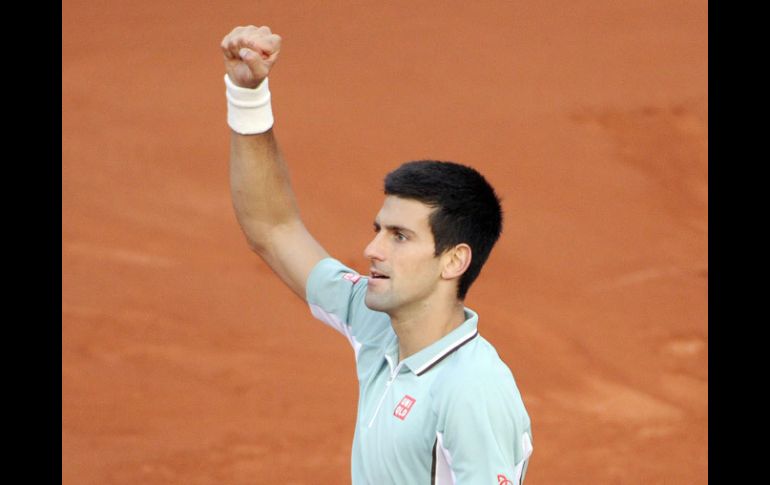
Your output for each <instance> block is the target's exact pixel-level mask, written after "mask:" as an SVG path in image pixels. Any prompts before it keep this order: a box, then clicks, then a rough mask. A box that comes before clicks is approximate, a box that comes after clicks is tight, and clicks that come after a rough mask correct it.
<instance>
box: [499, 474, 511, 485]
mask: <svg viewBox="0 0 770 485" xmlns="http://www.w3.org/2000/svg"><path fill="white" fill-rule="evenodd" d="M497 485H513V482H512V481H510V480H508V477H506V476H505V475H498V476H497Z"/></svg>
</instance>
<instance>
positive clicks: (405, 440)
mask: <svg viewBox="0 0 770 485" xmlns="http://www.w3.org/2000/svg"><path fill="white" fill-rule="evenodd" d="M367 284H368V279H367V278H365V277H362V276H361V275H359V274H357V273H356V272H355V271H353V270H352V269H350V268H347V267H345V266H344V265H343V264H342V263H340V262H339V261H337V260H336V259H333V258H325V259H323V260H321V261H320V262H318V264H317V265H316V266H315V267H314V268H313V270H312V271H311V273H310V276H309V278H308V281H307V302H308V304H309V305H310V310H311V312H312V313H313V315H314V316H315V317H316V318H318V319H319V320H321V321H323V322H325V323H327V324H328V325H330V326H332V327H333V328H335V329H336V330H337V331H339V332H340V333H342V334H343V335H344V336H345V337H347V339H348V341H349V342H350V344H351V345H352V347H353V350H354V351H355V357H356V370H357V375H358V385H359V398H358V417H357V419H356V428H355V435H354V438H353V451H352V456H351V469H352V482H353V485H364V484H366V485H388V484H393V485H419V484H425V485H429V484H431V485H444V484H462V485H476V484H478V485H482V484H484V485H514V484H517V485H520V484H522V483H523V481H524V476H525V474H526V472H527V465H528V463H529V457H530V455H531V454H532V449H533V448H532V431H531V428H530V420H529V416H528V414H527V411H526V409H525V408H524V403H523V402H522V400H521V395H520V394H519V390H518V388H517V387H516V382H515V381H514V379H513V375H512V374H511V371H510V369H509V368H508V366H507V365H506V364H505V363H504V362H503V361H502V360H500V357H499V356H498V355H497V352H496V351H495V348H494V347H492V345H491V344H490V343H489V342H487V341H486V340H485V339H484V338H483V337H481V336H480V335H479V333H478V330H477V324H478V315H477V314H476V313H475V312H474V311H472V310H470V309H468V308H465V316H466V320H465V322H464V323H463V324H461V325H460V326H459V327H457V328H455V329H454V330H452V331H451V332H450V333H449V334H447V335H445V336H444V337H442V338H441V339H439V340H437V341H436V342H434V343H433V344H431V345H429V346H428V347H426V348H424V349H422V350H420V351H419V352H417V353H416V354H413V355H411V356H409V357H408V358H406V359H404V360H402V361H399V359H398V338H397V336H396V334H395V332H394V331H393V327H392V326H391V323H390V317H388V315H387V314H385V313H382V312H376V311H373V310H370V309H369V308H367V306H366V305H365V303H364V296H365V295H366V287H367Z"/></svg>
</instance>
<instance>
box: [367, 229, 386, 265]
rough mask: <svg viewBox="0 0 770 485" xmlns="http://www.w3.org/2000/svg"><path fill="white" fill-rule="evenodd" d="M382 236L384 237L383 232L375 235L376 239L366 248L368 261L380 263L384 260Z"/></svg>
mask: <svg viewBox="0 0 770 485" xmlns="http://www.w3.org/2000/svg"><path fill="white" fill-rule="evenodd" d="M380 235H382V233H381V232H379V233H377V234H375V236H374V239H372V241H371V242H370V243H369V244H368V245H367V246H366V247H365V248H364V257H365V258H366V259H369V260H372V259H377V260H380V261H382V260H383V259H384V254H383V252H382V244H381V238H380Z"/></svg>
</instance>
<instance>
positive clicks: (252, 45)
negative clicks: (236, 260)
mask: <svg viewBox="0 0 770 485" xmlns="http://www.w3.org/2000/svg"><path fill="white" fill-rule="evenodd" d="M221 47H222V52H223V54H224V60H225V69H226V71H227V76H226V78H227V79H226V82H227V81H229V83H228V87H227V90H228V102H229V103H230V105H229V106H228V122H229V124H230V126H231V128H232V130H231V133H232V134H231V140H230V190H231V195H232V200H233V207H234V208H235V214H236V217H237V219H238V223H239V224H240V226H241V229H242V230H243V233H244V235H245V236H246V240H247V242H248V244H249V246H250V247H251V249H252V250H253V251H254V252H256V253H257V254H259V255H260V256H261V257H262V259H263V260H264V261H265V262H266V263H267V264H268V265H269V266H270V268H272V269H273V271H274V272H275V273H276V274H277V275H278V276H279V277H280V278H281V280H283V282H284V283H286V285H288V286H289V288H291V289H292V290H293V291H294V293H296V294H297V296H299V297H300V298H302V299H303V300H304V299H305V284H306V282H307V278H308V276H309V274H310V271H311V270H312V269H313V267H314V266H315V264H316V263H317V262H318V261H320V260H321V259H323V258H325V257H327V256H328V253H327V252H326V251H325V250H324V249H323V248H322V247H321V245H320V244H319V243H318V242H317V241H316V240H315V239H314V238H313V237H312V236H311V235H310V233H309V232H308V231H307V229H306V228H305V226H304V224H303V223H302V220H301V219H300V215H299V210H298V208H297V203H296V200H295V198H294V193H293V191H292V188H291V184H290V180H289V173H288V169H287V167H286V164H285V163H284V161H283V157H282V156H281V152H280V149H279V147H278V143H277V141H276V139H275V135H274V134H273V129H272V113H271V112H270V111H269V110H270V107H269V90H268V79H267V75H268V73H269V72H270V69H271V68H272V66H273V65H274V64H275V62H276V59H277V58H278V54H279V52H280V49H281V38H280V37H279V36H278V35H276V34H273V33H272V32H271V31H270V29H269V28H268V27H255V26H248V27H236V28H235V29H233V30H232V31H231V32H230V33H229V34H227V35H226V36H225V38H224V39H223V40H222V44H221ZM252 99H254V100H257V101H251V100H252ZM265 99H266V100H267V101H266V102H267V105H266V107H265V102H264V100H265ZM260 100H261V101H260ZM260 102H261V103H262V104H261V107H252V105H259V104H260ZM266 112H267V114H266ZM266 118H267V119H266ZM265 129H266V130H267V131H263V130H265ZM236 130H237V131H236ZM239 132H240V133H239Z"/></svg>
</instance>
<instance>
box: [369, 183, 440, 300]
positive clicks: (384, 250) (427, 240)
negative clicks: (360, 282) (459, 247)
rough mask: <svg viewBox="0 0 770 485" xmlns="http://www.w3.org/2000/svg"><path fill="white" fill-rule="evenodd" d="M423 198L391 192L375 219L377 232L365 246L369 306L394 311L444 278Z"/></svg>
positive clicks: (417, 297)
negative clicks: (405, 196)
mask: <svg viewBox="0 0 770 485" xmlns="http://www.w3.org/2000/svg"><path fill="white" fill-rule="evenodd" d="M432 211H433V209H432V208H431V207H429V206H427V205H425V204H423V203H422V202H418V201H416V200H412V199H403V198H400V197H396V196H391V195H389V196H387V197H386V198H385V202H384V203H383V205H382V209H380V212H379V213H378V214H377V217H376V218H375V220H374V230H375V236H374V239H373V240H372V242H370V243H369V245H368V246H367V247H366V249H365V250H364V256H365V257H366V258H367V259H368V260H369V261H370V274H369V285H368V288H367V291H366V298H365V302H366V306H367V307H369V308H370V309H372V310H375V311H381V312H386V313H391V312H393V311H396V310H400V309H405V308H408V307H409V306H410V305H414V304H415V303H419V302H421V301H423V300H425V298H426V297H428V296H430V295H431V294H432V293H433V292H434V291H435V290H436V288H437V286H438V282H439V281H440V279H441V267H440V266H441V264H440V263H441V259H440V258H439V257H436V256H434V252H435V245H434V241H433V233H432V232H431V229H430V225H429V222H428V217H429V216H430V214H431V212H432Z"/></svg>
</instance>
